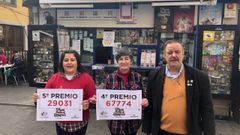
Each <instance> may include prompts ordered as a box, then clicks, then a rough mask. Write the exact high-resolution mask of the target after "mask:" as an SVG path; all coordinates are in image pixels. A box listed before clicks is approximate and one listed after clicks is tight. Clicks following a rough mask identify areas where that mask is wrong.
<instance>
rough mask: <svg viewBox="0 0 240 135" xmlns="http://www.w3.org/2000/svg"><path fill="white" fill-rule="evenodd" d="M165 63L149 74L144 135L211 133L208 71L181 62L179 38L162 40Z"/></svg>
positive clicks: (182, 50) (182, 52) (209, 134)
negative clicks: (206, 72) (163, 41)
mask: <svg viewBox="0 0 240 135" xmlns="http://www.w3.org/2000/svg"><path fill="white" fill-rule="evenodd" d="M164 58H165V60H166V62H167V65H166V67H162V68H159V69H156V70H155V71H153V72H151V73H150V74H149V80H148V87H147V99H148V101H149V106H148V107H147V108H145V110H144V118H143V125H142V126H143V127H142V128H143V132H144V133H146V134H147V135H150V134H152V135H215V122H214V111H213V104H212V99H211V93H210V82H209V78H208V75H207V74H205V73H203V72H202V71H200V70H198V69H195V68H192V67H189V66H187V65H185V64H183V59H184V49H183V46H182V44H181V43H180V42H178V41H176V40H169V41H167V42H166V43H165V44H164Z"/></svg>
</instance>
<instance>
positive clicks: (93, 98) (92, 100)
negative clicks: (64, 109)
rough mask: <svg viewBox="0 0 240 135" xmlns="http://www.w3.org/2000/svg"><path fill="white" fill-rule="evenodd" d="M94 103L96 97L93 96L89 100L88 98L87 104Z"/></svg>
mask: <svg viewBox="0 0 240 135" xmlns="http://www.w3.org/2000/svg"><path fill="white" fill-rule="evenodd" d="M96 101H97V97H96V95H93V96H92V97H91V98H89V102H90V103H92V104H96Z"/></svg>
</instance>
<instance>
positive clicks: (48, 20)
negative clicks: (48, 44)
mask: <svg viewBox="0 0 240 135" xmlns="http://www.w3.org/2000/svg"><path fill="white" fill-rule="evenodd" d="M43 15H44V18H45V21H46V23H45V24H54V17H53V16H52V15H51V13H50V12H49V11H45V12H44V13H43Z"/></svg>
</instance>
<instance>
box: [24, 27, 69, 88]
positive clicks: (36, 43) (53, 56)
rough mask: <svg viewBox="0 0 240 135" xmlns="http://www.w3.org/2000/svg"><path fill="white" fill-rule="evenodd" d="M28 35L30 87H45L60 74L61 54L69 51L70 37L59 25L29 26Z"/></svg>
mask: <svg viewBox="0 0 240 135" xmlns="http://www.w3.org/2000/svg"><path fill="white" fill-rule="evenodd" d="M28 33H29V35H28V50H29V51H28V71H29V72H30V73H29V74H28V75H29V76H28V79H29V86H31V87H44V85H45V84H46V83H47V81H48V80H49V78H50V77H51V76H52V75H53V74H54V73H56V72H58V66H59V65H58V64H59V53H60V51H61V49H69V44H68V42H69V36H68V34H67V32H66V31H65V30H64V29H63V26H58V25H29V26H28Z"/></svg>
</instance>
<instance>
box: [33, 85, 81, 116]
mask: <svg viewBox="0 0 240 135" xmlns="http://www.w3.org/2000/svg"><path fill="white" fill-rule="evenodd" d="M37 93H38V95H39V99H38V100H37V121H82V105H81V102H82V100H83V98H82V97H83V93H82V89H38V90H37Z"/></svg>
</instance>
